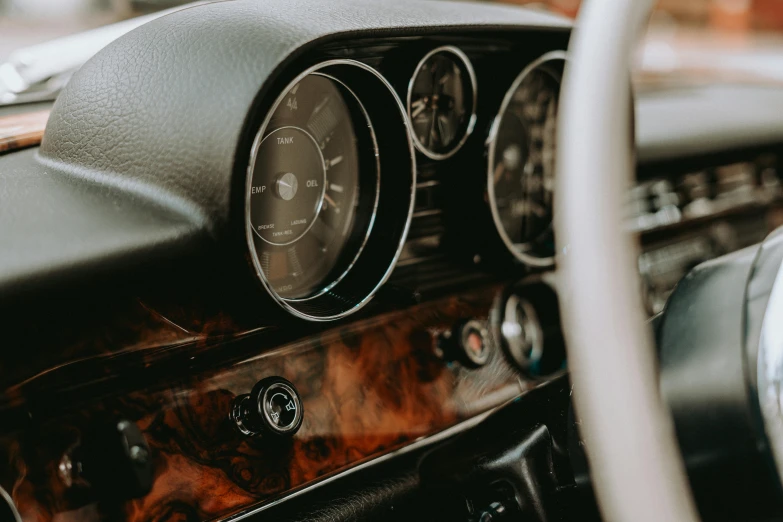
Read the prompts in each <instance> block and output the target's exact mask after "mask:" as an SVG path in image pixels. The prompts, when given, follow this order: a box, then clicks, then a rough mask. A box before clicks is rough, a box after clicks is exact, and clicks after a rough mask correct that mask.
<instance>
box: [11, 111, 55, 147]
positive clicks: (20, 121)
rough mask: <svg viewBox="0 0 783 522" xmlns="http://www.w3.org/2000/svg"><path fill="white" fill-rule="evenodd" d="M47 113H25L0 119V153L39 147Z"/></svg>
mask: <svg viewBox="0 0 783 522" xmlns="http://www.w3.org/2000/svg"><path fill="white" fill-rule="evenodd" d="M49 112H50V111H48V110H47V111H35V112H25V113H21V114H14V115H12V116H5V117H2V118H0V153H3V152H10V151H13V150H17V149H23V148H25V147H33V146H35V145H39V144H40V143H41V140H42V139H43V135H44V130H45V129H46V122H47V121H49Z"/></svg>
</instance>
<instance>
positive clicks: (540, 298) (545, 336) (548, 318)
mask: <svg viewBox="0 0 783 522" xmlns="http://www.w3.org/2000/svg"><path fill="white" fill-rule="evenodd" d="M491 324H492V328H493V332H494V333H495V335H496V336H497V338H498V339H499V340H500V345H501V347H502V348H503V351H504V352H505V353H506V355H507V357H508V359H509V360H510V361H511V362H512V363H513V364H514V365H515V366H516V367H517V369H519V370H520V371H521V372H522V373H524V374H525V375H526V376H528V377H534V378H536V377H546V376H548V375H552V374H554V373H556V372H558V371H560V370H562V369H563V368H564V364H565V343H564V341H563V332H562V330H561V328H560V308H559V303H558V298H557V293H556V292H555V291H554V289H553V288H552V287H551V286H549V285H548V284H546V283H544V282H542V281H538V280H528V281H525V282H523V283H520V284H518V285H515V286H513V287H511V288H508V289H506V290H505V291H504V292H502V293H501V295H499V296H498V299H497V301H496V302H495V306H494V307H493V310H492V313H491Z"/></svg>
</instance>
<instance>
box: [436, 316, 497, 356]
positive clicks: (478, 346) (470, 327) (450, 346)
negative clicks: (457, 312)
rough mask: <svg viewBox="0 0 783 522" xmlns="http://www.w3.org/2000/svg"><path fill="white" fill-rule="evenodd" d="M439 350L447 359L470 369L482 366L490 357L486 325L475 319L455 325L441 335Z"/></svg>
mask: <svg viewBox="0 0 783 522" xmlns="http://www.w3.org/2000/svg"><path fill="white" fill-rule="evenodd" d="M440 348H441V350H442V351H443V354H444V355H445V356H446V357H447V359H450V360H458V361H460V362H461V363H462V364H464V365H465V366H468V367H471V368H478V367H479V366H484V365H485V364H486V363H487V361H489V355H490V345H489V341H488V332H487V327H486V324H485V323H484V322H482V321H477V320H475V319H471V320H469V321H463V322H459V323H457V324H456V326H454V328H452V329H451V330H447V331H445V332H443V333H442V334H441V337H440Z"/></svg>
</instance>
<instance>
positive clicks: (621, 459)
mask: <svg viewBox="0 0 783 522" xmlns="http://www.w3.org/2000/svg"><path fill="white" fill-rule="evenodd" d="M653 5H654V2H653V1H652V0H635V1H632V0H626V1H622V2H617V0H585V1H584V2H583V4H582V8H581V10H580V13H579V17H578V19H577V23H576V28H575V30H574V33H573V35H572V38H571V42H570V44H569V62H568V64H567V65H566V71H565V75H564V78H563V86H562V93H561V98H560V110H559V121H558V137H557V138H558V150H557V176H556V179H557V182H556V183H557V186H556V192H555V193H556V194H557V201H556V205H555V233H556V234H555V237H556V238H557V252H558V278H559V288H560V299H561V309H562V314H563V325H564V328H563V329H564V333H565V337H566V345H567V350H568V358H569V367H570V372H571V379H572V383H573V386H574V390H575V392H574V394H573V397H574V403H575V407H576V412H577V415H578V417H579V421H580V432H581V435H582V438H583V440H584V441H585V446H586V451H587V455H588V458H589V460H590V466H591V477H592V481H593V485H594V488H595V492H596V497H597V500H598V505H599V508H600V509H601V513H602V515H603V517H604V520H606V521H630V520H633V521H634V522H646V521H650V522H659V521H661V520H673V521H674V520H676V521H678V522H696V521H697V520H698V519H699V517H698V515H697V512H696V508H695V506H694V502H693V497H692V495H691V492H690V486H689V484H688V480H687V477H686V473H685V469H684V464H683V461H682V458H681V456H680V453H679V450H678V447H677V442H676V439H675V434H674V428H673V424H672V420H671V416H670V414H669V412H668V411H667V409H666V407H665V405H664V404H663V402H662V399H661V397H660V394H659V390H658V372H657V363H656V360H655V351H654V347H653V342H652V338H651V334H650V331H649V327H648V326H647V324H646V321H645V317H644V314H643V311H642V307H641V303H642V299H641V295H640V288H639V283H638V274H637V273H636V270H635V267H636V259H637V255H638V246H637V245H636V243H635V241H633V238H632V237H631V236H630V234H629V233H628V232H627V231H626V230H625V229H624V227H623V225H624V222H625V219H624V208H623V202H624V201H625V194H626V190H627V188H628V186H629V182H630V179H631V173H632V172H633V152H632V147H633V139H631V137H630V136H629V132H630V125H629V124H628V122H630V121H631V113H630V110H631V103H629V100H630V99H631V86H630V81H629V78H630V74H629V68H630V64H631V60H632V56H633V51H634V49H635V47H636V45H635V44H636V42H637V37H638V35H639V34H640V32H641V30H643V28H644V27H645V25H646V22H647V18H648V16H649V13H650V12H651V10H652V7H653Z"/></svg>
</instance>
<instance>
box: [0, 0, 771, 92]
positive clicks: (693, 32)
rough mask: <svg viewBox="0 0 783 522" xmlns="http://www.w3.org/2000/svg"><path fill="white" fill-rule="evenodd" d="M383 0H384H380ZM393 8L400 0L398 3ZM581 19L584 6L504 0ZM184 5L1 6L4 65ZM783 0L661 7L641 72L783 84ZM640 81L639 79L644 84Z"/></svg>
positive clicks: (112, 1) (50, 1)
mask: <svg viewBox="0 0 783 522" xmlns="http://www.w3.org/2000/svg"><path fill="white" fill-rule="evenodd" d="M379 1H380V0H379ZM392 1H393V0H392ZM501 1H505V2H507V3H515V4H524V5H528V6H531V7H534V8H537V9H542V10H547V11H552V12H556V13H561V14H564V15H566V16H572V17H573V16H575V15H576V12H577V11H578V9H579V3H580V2H579V0H538V1H532V0H501ZM184 3H186V2H183V1H178V0H0V64H2V63H3V61H5V59H6V58H8V57H9V55H10V54H11V53H12V52H13V51H14V50H15V49H19V48H22V47H25V46H29V45H33V44H36V43H40V42H44V41H47V40H51V39H53V38H57V37H60V36H65V35H69V34H73V33H76V32H79V31H83V30H86V29H90V28H95V27H99V26H102V25H105V24H108V23H112V22H116V21H120V20H124V19H127V18H131V17H134V16H138V15H142V14H148V13H151V12H155V11H158V10H162V9H168V8H172V7H175V6H177V5H181V4H184ZM781 51H783V0H660V1H659V5H658V10H657V13H656V15H655V16H654V17H653V19H652V21H651V24H650V31H649V32H648V34H647V35H646V37H645V41H644V45H643V46H640V52H639V66H640V67H639V68H638V69H639V70H640V71H643V73H640V74H641V76H640V77H641V78H642V79H643V80H644V82H643V83H644V84H645V85H648V84H651V83H653V84H654V83H655V82H656V81H674V80H676V81H680V82H682V81H704V80H705V79H709V80H710V81H714V80H715V77H716V76H718V77H723V78H725V77H728V78H729V79H731V80H732V81H734V80H737V79H738V78H741V79H742V80H743V81H770V80H772V81H774V82H776V83H777V82H783V52H781ZM637 79H638V78H637Z"/></svg>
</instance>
